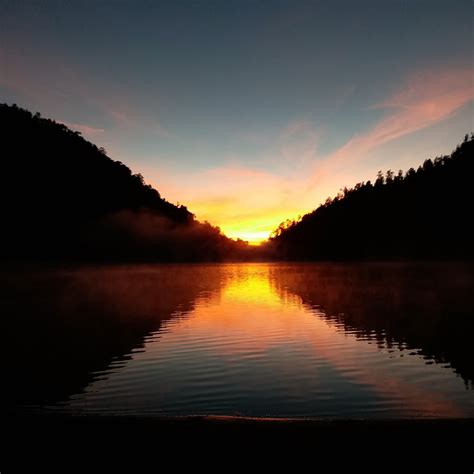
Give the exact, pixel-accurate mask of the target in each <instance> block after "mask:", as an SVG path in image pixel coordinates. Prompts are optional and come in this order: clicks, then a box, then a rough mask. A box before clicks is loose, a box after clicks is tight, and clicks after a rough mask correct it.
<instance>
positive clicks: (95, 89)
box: [0, 0, 474, 243]
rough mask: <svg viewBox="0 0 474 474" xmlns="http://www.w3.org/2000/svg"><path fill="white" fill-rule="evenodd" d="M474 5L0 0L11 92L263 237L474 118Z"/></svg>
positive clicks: (213, 218) (229, 222)
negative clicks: (282, 223) (342, 189)
mask: <svg viewBox="0 0 474 474" xmlns="http://www.w3.org/2000/svg"><path fill="white" fill-rule="evenodd" d="M473 22H474V3H473V2H472V1H471V0H467V1H465V0H449V1H448V0H444V1H437V0H426V1H425V0H403V1H402V0H377V1H375V0H373V1H368V0H367V1H366V0H358V1H354V0H346V1H339V0H331V1H329V0H327V1H299V0H288V1H279V0H266V1H263V0H262V1H257V0H253V1H250V0H239V1H234V0H225V1H223V0H216V1H214V0H202V1H197V0H196V1H191V0H189V1H180V0H174V1H167V2H164V1H159V0H154V1H143V0H133V1H132V0H130V1H125V0H74V1H72V0H62V1H61V0H48V1H45V0H42V1H40V0H36V1H27V0H0V102H6V103H9V104H13V103H16V104H17V105H19V106H21V107H25V108H27V109H29V110H31V111H32V112H36V111H39V112H40V113H41V115H43V116H45V117H49V118H53V119H55V120H57V121H59V122H62V123H65V124H66V125H68V126H69V127H70V128H72V129H74V130H77V131H80V132H81V133H82V135H83V136H84V137H85V138H86V139H88V140H90V141H91V142H93V143H95V144H96V145H97V146H99V147H104V148H105V149H106V150H107V152H108V155H109V156H110V157H111V158H113V159H115V160H120V161H122V162H123V163H125V164H126V165H127V166H129V167H130V168H131V169H132V171H133V172H135V173H141V174H142V175H143V176H144V178H145V180H146V182H147V183H149V184H151V185H153V186H154V187H155V188H156V189H158V191H159V192H160V194H161V195H162V196H163V197H164V198H166V199H167V200H168V201H170V202H173V203H180V204H184V205H186V206H187V207H188V209H189V210H190V211H191V212H193V213H194V214H195V215H196V217H197V218H198V219H199V220H202V221H204V220H207V221H209V222H210V223H212V224H213V225H217V226H219V227H220V228H221V229H222V231H223V232H224V233H226V234H227V235H228V236H230V237H234V238H237V237H239V238H242V239H244V240H248V241H249V242H251V243H258V242H260V241H262V240H264V239H266V238H267V237H268V236H269V234H270V233H271V232H272V230H274V229H275V228H276V227H277V226H278V225H279V224H280V223H281V222H282V221H284V220H286V219H293V218H297V217H298V216H299V215H303V214H304V213H306V212H308V211H311V210H313V209H315V208H316V207H317V206H318V205H319V204H321V203H322V202H324V201H325V200H326V198H327V197H329V196H335V195H336V194H337V193H338V191H339V190H340V189H341V188H343V187H344V186H347V187H350V186H353V185H354V184H356V183H357V182H360V181H366V180H369V179H372V180H373V179H374V177H375V176H376V174H377V171H378V170H384V171H385V170H387V169H392V170H394V171H396V172H397V171H398V170H399V169H403V170H405V171H406V170H407V169H408V168H409V167H412V166H413V167H417V166H418V165H419V164H420V163H422V161H423V160H425V159H426V158H434V157H436V156H439V155H444V154H449V153H450V152H451V151H452V150H453V149H454V148H455V146H456V145H457V144H458V143H460V142H461V141H462V139H463V137H464V135H465V134H466V133H470V132H471V131H473V130H474V108H473V99H474V56H473V52H474V42H473V39H474V38H473V31H474V28H473V26H474V25H473Z"/></svg>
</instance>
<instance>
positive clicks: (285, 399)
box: [2, 263, 474, 418]
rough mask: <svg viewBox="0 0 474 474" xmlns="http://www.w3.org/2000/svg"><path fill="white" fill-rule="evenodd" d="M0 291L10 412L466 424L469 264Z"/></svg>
mask: <svg viewBox="0 0 474 474" xmlns="http://www.w3.org/2000/svg"><path fill="white" fill-rule="evenodd" d="M58 282H62V283H61V285H58ZM3 283H4V284H3V285H2V288H3V295H2V306H3V309H4V310H7V312H9V318H8V321H9V323H8V330H9V332H10V337H9V342H8V341H7V345H8V344H10V348H9V350H10V357H11V358H12V360H13V361H14V362H13V365H14V366H15V365H16V369H17V370H16V371H15V373H16V375H15V377H16V383H15V385H14V387H15V388H12V389H11V390H12V392H13V393H12V394H13V395H14V397H15V398H16V402H17V406H19V407H25V406H27V407H29V408H30V409H31V407H33V408H34V409H38V408H39V409H41V410H47V411H60V412H68V413H69V412H73V413H81V414H133V415H156V416H158V415H197V414H219V415H248V416H270V417H323V418H324V417H330V418H407V417H408V418H411V417H417V418H425V417H434V418H449V417H472V416H473V415H474V392H473V390H472V382H473V380H474V377H473V373H474V372H473V358H472V357H471V354H470V353H469V349H468V348H469V347H470V344H469V338H470V337H472V336H470V334H472V332H469V331H470V330H471V329H472V327H473V318H474V311H473V303H472V301H471V298H470V291H471V290H470V289H471V288H472V287H473V283H474V271H473V268H472V266H469V265H463V264H430V263H424V264H408V263H407V264H402V263H390V264H388V263H387V264H385V263H370V264H368V263H365V264H277V263H275V264H263V263H262V264H213V265H201V264H195V265H142V266H140V265H138V266H102V267H96V268H73V269H62V270H57V269H50V270H48V271H45V270H36V271H30V272H29V274H28V275H27V277H25V275H24V274H22V275H21V276H20V274H18V275H17V277H16V278H15V275H13V276H11V274H10V278H9V279H8V283H5V281H4V282H3ZM38 285H41V287H39V286H38ZM6 314H8V313H6ZM15 318H16V319H15ZM18 320H21V327H23V328H25V327H30V328H31V329H32V330H31V331H27V333H26V334H25V330H24V329H23V331H22V332H21V334H17V333H16V332H15V324H17V325H18V327H19V326H20V324H19V323H15V322H14V321H18ZM19 341H21V345H20V344H19ZM9 381H10V382H13V379H12V380H9ZM10 386H11V387H13V384H12V383H10Z"/></svg>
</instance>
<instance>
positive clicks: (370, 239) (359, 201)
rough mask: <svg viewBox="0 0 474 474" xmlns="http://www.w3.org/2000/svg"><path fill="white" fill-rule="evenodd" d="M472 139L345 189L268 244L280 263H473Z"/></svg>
mask: <svg viewBox="0 0 474 474" xmlns="http://www.w3.org/2000/svg"><path fill="white" fill-rule="evenodd" d="M473 152H474V139H473V136H472V134H471V137H469V135H466V136H465V138H464V141H463V143H462V144H461V145H459V146H458V147H457V148H456V149H455V150H454V151H453V153H452V154H451V155H450V156H440V157H437V158H435V159H434V160H426V161H425V162H424V163H423V164H422V165H421V166H420V167H419V168H418V169H417V170H416V171H415V170H414V169H413V168H410V169H409V170H408V171H407V173H406V174H405V175H403V171H402V170H399V171H398V174H397V175H395V173H394V172H393V171H392V170H388V171H387V172H386V173H385V175H384V174H383V173H382V171H379V172H378V173H377V177H376V180H375V183H374V184H372V183H371V182H370V181H367V182H365V183H364V182H363V183H358V184H356V185H355V186H354V187H353V188H351V189H347V188H344V189H343V190H342V191H341V192H340V193H339V194H338V195H337V196H336V197H335V198H334V199H331V198H328V199H327V200H326V202H325V203H324V204H323V205H321V206H319V207H318V208H317V209H316V210H315V211H313V212H311V213H309V214H306V215H305V216H303V217H302V218H301V219H298V220H297V221H294V222H290V223H288V221H286V223H284V224H281V225H280V226H279V227H278V228H277V229H276V230H275V232H274V234H273V236H272V238H271V242H270V245H271V246H272V247H273V249H274V252H275V254H276V255H277V256H278V257H279V258H283V259H285V258H286V259H296V260H308V259H309V260H313V259H314V260H320V259H361V258H368V259H386V258H389V259H392V258H424V259H445V258H446V259H448V258H449V259H451V258H455V259H466V258H470V259H472V258H473V257H474V247H473V242H474V231H473V228H472V225H471V220H472V210H473V205H474V199H473V196H474V193H473V192H472V190H471V189H472V179H473V176H474V158H473Z"/></svg>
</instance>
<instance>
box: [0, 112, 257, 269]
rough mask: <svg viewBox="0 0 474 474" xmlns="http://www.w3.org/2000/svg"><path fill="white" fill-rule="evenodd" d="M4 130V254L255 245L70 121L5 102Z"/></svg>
mask: <svg viewBox="0 0 474 474" xmlns="http://www.w3.org/2000/svg"><path fill="white" fill-rule="evenodd" d="M0 131H1V132H0V133H1V135H0V137H1V150H2V155H1V167H2V173H1V175H0V189H1V191H0V193H1V194H0V198H1V212H2V233H1V237H0V243H1V245H0V254H1V255H2V256H3V258H22V259H31V258H41V259H49V258H69V259H106V260H115V259H134V260H136V259H147V260H158V261H180V260H183V261H189V260H191V261H195V260H220V259H222V258H224V256H226V257H230V258H232V257H238V256H241V255H242V254H244V253H245V252H246V251H247V250H248V248H247V245H246V244H245V243H244V242H243V241H234V240H231V239H229V238H227V237H226V236H224V235H223V234H222V233H221V232H220V230H219V229H218V228H217V227H213V226H211V225H210V224H208V223H200V222H198V221H196V220H195V218H194V215H193V214H191V213H190V212H189V211H188V209H187V208H186V207H185V206H175V205H173V204H171V203H169V202H168V201H166V200H165V199H163V198H162V197H161V196H160V194H159V193H158V191H156V190H155V189H153V188H152V187H151V186H150V185H147V184H145V183H144V180H143V177H142V176H141V175H140V174H132V172H131V170H130V169H129V168H128V167H127V166H125V165H124V164H123V163H121V162H119V161H114V160H112V159H110V158H109V157H108V156H107V154H106V151H105V150H104V149H102V148H98V147H97V146H95V145H93V144H92V143H90V142H88V141H87V140H85V139H84V138H83V137H82V136H81V134H80V133H79V132H75V131H72V130H70V129H69V128H68V127H67V126H66V125H64V124H61V123H57V122H55V121H54V120H50V119H45V118H42V117H41V116H40V114H39V113H36V114H35V115H33V114H31V113H30V112H29V111H27V110H24V109H21V108H19V107H17V106H16V105H13V106H9V105H6V104H0Z"/></svg>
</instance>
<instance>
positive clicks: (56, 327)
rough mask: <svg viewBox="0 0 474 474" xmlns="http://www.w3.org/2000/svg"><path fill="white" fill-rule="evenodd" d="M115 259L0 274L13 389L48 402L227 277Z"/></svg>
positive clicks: (16, 394) (24, 397)
mask: <svg viewBox="0 0 474 474" xmlns="http://www.w3.org/2000/svg"><path fill="white" fill-rule="evenodd" d="M209 268H210V267H209V266H197V265H196V266H194V265H186V266H184V265H166V266H154V267H147V266H130V267H126V266H117V267H98V268H88V269H87V268H83V269H72V270H54V269H52V270H46V271H43V270H36V271H35V270H33V271H32V270H28V271H26V272H23V271H9V272H2V274H0V284H1V289H0V312H1V314H2V326H3V330H2V339H3V341H2V343H3V345H4V347H5V348H6V351H5V353H6V354H7V357H8V371H9V375H8V374H7V379H6V380H5V379H4V380H3V383H4V387H6V388H7V390H8V392H9V395H10V396H11V397H12V398H13V400H14V401H15V402H16V403H18V404H25V403H27V404H50V403H54V402H57V401H59V400H64V399H66V398H68V396H70V395H72V394H74V393H77V392H79V391H81V390H83V389H84V387H85V386H86V385H87V384H88V383H90V382H91V381H92V380H93V378H94V377H93V375H92V374H93V373H94V372H97V371H100V370H104V369H106V368H107V367H108V365H109V364H110V362H111V361H112V360H113V359H119V360H120V359H122V360H124V359H127V358H129V357H130V356H129V354H130V353H131V352H132V350H136V349H139V348H140V347H143V343H144V339H145V338H146V336H147V335H149V334H150V333H151V332H155V331H158V330H159V329H160V327H161V325H162V322H163V321H165V320H167V319H170V318H172V317H173V316H174V315H182V314H185V313H187V312H189V311H191V310H192V309H193V305H194V301H195V300H196V298H197V297H198V296H201V297H202V296H203V295H204V296H205V295H206V294H207V293H209V292H213V291H215V290H216V289H218V288H219V286H220V285H222V284H223V281H224V280H225V278H223V276H222V272H221V271H220V269H219V267H218V266H213V267H212V271H209Z"/></svg>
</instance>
